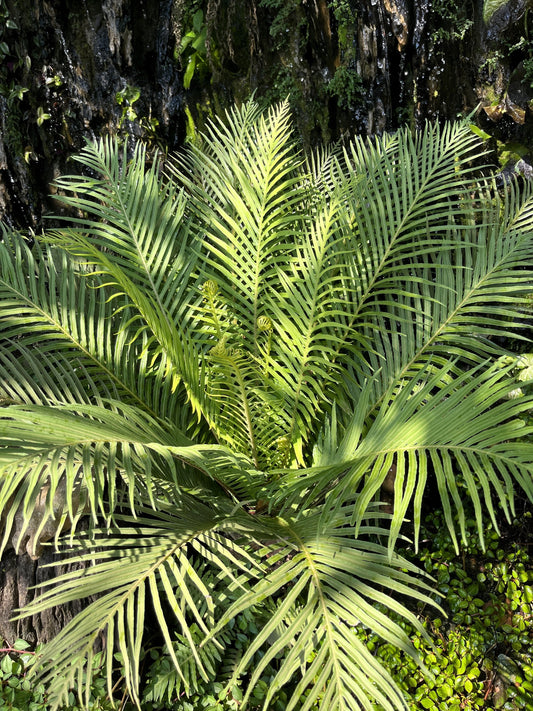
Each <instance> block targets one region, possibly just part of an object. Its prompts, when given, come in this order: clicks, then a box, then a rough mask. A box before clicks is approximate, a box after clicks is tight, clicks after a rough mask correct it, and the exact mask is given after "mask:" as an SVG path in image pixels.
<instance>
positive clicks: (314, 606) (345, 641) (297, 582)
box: [209, 506, 430, 711]
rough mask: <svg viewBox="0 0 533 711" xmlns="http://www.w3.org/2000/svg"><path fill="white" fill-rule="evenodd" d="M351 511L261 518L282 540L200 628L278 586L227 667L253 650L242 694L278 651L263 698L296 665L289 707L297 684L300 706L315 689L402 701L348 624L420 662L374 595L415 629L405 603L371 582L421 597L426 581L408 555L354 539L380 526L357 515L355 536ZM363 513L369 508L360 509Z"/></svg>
mask: <svg viewBox="0 0 533 711" xmlns="http://www.w3.org/2000/svg"><path fill="white" fill-rule="evenodd" d="M350 515H351V507H350V506H347V507H345V508H342V509H341V510H340V511H339V512H338V513H337V515H336V517H335V518H334V519H333V521H331V522H330V523H329V524H328V525H327V526H324V525H323V521H322V518H321V515H320V512H316V513H311V514H309V515H306V516H304V517H302V518H301V519H299V520H297V521H288V520H278V521H277V522H275V524H274V525H273V524H270V529H271V531H272V535H277V537H278V540H279V544H278V545H280V544H281V543H282V542H283V541H285V544H284V545H283V548H281V550H279V549H278V550H277V554H276V555H275V556H272V557H269V558H268V562H269V564H270V569H269V570H268V573H267V575H266V576H265V577H264V578H263V579H262V580H260V581H259V582H257V583H256V584H255V585H254V586H253V588H252V589H251V590H250V591H249V592H247V593H244V594H242V595H241V596H240V597H239V598H238V599H237V601H236V602H235V603H234V604H233V605H232V606H231V607H230V608H229V609H228V610H227V611H226V613H225V614H224V616H223V618H222V619H221V620H220V621H219V623H218V625H217V627H216V628H215V629H214V630H213V632H212V633H211V635H210V636H209V638H211V637H212V636H215V635H216V634H217V632H218V631H219V630H221V629H222V628H223V626H224V625H225V624H226V623H227V622H228V620H229V619H231V617H233V616H234V615H236V614H238V613H239V612H240V611H242V610H244V609H246V608H247V607H250V606H251V605H253V604H256V603H258V602H259V601H260V600H262V599H263V598H264V597H265V596H272V595H275V593H276V591H278V590H279V589H281V588H286V590H287V591H286V593H285V595H284V596H283V601H280V602H279V603H278V608H277V610H276V615H274V616H273V617H272V618H271V620H270V621H269V622H267V623H266V624H265V626H264V627H263V629H262V630H261V632H260V633H259V634H258V635H257V636H256V637H255V638H254V640H253V641H252V642H251V644H250V646H249V648H248V649H247V650H246V652H245V654H244V655H243V657H242V659H241V660H240V662H239V664H238V667H237V669H236V670H235V674H234V678H237V677H238V676H239V675H240V674H243V673H244V672H245V670H246V669H247V666H248V665H249V664H250V662H251V660H252V659H253V658H254V655H255V654H256V653H258V652H259V651H260V652H261V654H262V656H261V661H260V662H259V663H258V665H257V666H256V668H255V669H254V672H253V674H252V677H251V681H250V685H249V687H248V691H247V695H246V698H248V697H249V696H250V694H251V692H252V690H253V687H254V685H255V683H256V682H257V681H258V680H259V678H260V677H261V674H262V672H263V670H264V669H265V667H267V666H268V664H270V663H271V662H272V660H273V659H275V658H277V657H278V656H279V654H280V652H281V651H283V650H285V651H286V654H284V655H283V656H282V657H281V659H280V660H279V661H278V664H279V670H278V672H277V674H276V676H275V678H274V679H273V681H272V682H271V684H270V687H269V692H268V695H267V698H266V700H265V705H264V708H267V707H268V703H269V701H270V699H272V697H273V696H274V694H275V693H276V691H277V690H278V689H279V688H281V687H282V686H285V685H286V684H288V683H289V682H290V680H291V679H292V677H293V675H294V674H295V673H296V672H297V673H298V674H299V676H300V677H301V680H300V681H299V682H298V683H297V684H296V686H295V687H294V689H293V692H292V696H291V698H290V700H289V702H288V706H287V709H293V708H295V706H296V705H297V704H298V703H299V702H300V700H301V699H302V696H303V694H304V692H305V699H306V702H305V704H304V707H309V708H311V707H312V705H313V704H314V703H315V701H316V700H318V699H319V698H321V699H322V700H321V704H324V703H326V708H328V709H331V710H332V711H337V710H338V709H346V710H347V711H348V710H351V709H353V710H355V709H360V708H368V709H370V708H373V706H372V703H374V702H375V701H378V702H379V703H381V704H382V706H383V708H385V709H388V710H390V711H393V709H394V710H395V711H397V709H400V708H406V706H405V702H404V700H403V697H402V695H401V693H400V692H399V691H398V690H397V688H396V686H395V684H394V682H393V681H392V679H391V678H390V677H389V676H388V675H387V673H386V672H385V670H384V669H383V668H382V667H381V665H380V664H379V663H377V662H376V660H375V659H374V658H373V656H372V654H371V653H370V652H369V651H368V650H367V649H366V647H365V646H364V644H362V643H361V642H360V641H359V640H358V639H357V636H356V634H355V633H354V628H357V627H359V626H360V625H363V626H364V627H365V628H368V629H371V630H374V631H376V632H377V633H378V634H380V635H382V636H383V638H384V639H387V640H388V641H390V642H391V643H393V644H395V645H396V646H399V647H400V648H401V649H403V650H404V651H405V652H406V653H407V654H409V655H410V656H412V657H413V658H414V659H416V660H417V661H418V663H421V661H420V659H418V657H417V654H416V651H415V650H414V648H413V647H412V646H411V643H410V642H409V639H408V637H407V635H406V634H405V632H403V630H402V629H401V627H400V626H399V625H398V624H396V623H394V622H392V621H391V620H390V618H389V617H388V616H387V614H386V613H385V612H382V611H380V610H378V609H377V608H376V606H375V605H374V602H375V601H376V600H377V601H379V603H380V604H382V605H383V606H384V607H388V608H389V609H392V610H394V611H395V612H396V613H398V614H399V615H401V616H403V617H405V618H406V619H408V620H409V621H410V623H411V624H413V625H414V626H415V627H416V628H417V629H419V630H420V631H421V632H422V633H423V634H424V632H423V630H422V627H421V625H420V622H419V621H418V620H417V619H416V617H415V616H414V615H413V614H412V613H411V612H409V610H408V609H407V608H406V607H404V606H403V605H402V604H400V603H398V602H397V601H395V600H394V599H393V598H392V597H391V596H390V595H388V594H386V593H385V592H382V593H381V592H377V588H378V587H380V586H383V587H384V588H386V589H388V588H390V587H394V589H395V590H396V591H398V592H401V594H403V595H407V596H410V597H414V598H415V599H418V600H423V601H424V602H430V598H429V597H428V592H429V591H430V589H429V588H428V586H427V585H426V584H425V583H424V582H423V581H421V580H419V579H418V578H417V577H416V575H417V574H420V571H418V570H417V569H416V568H415V567H414V566H413V565H412V564H410V563H408V562H407V561H405V560H403V559H400V558H395V559H393V560H390V559H389V558H388V556H387V550H386V548H384V547H382V546H380V545H379V544H376V543H371V542H370V541H368V540H363V537H364V535H365V534H375V533H379V532H380V529H378V528H376V527H374V526H372V525H365V526H363V529H364V530H363V531H362V534H363V535H362V537H361V538H360V539H359V540H357V539H355V538H354V535H353V529H352V528H351V526H350V525H349V521H350ZM364 518H365V519H366V518H369V516H368V514H367V515H365V516H364ZM370 518H371V516H370ZM381 532H382V533H385V531H381ZM289 583H290V586H289V587H288V588H287V585H288V584H289ZM230 683H231V682H230ZM246 698H245V700H246ZM326 699H327V701H326Z"/></svg>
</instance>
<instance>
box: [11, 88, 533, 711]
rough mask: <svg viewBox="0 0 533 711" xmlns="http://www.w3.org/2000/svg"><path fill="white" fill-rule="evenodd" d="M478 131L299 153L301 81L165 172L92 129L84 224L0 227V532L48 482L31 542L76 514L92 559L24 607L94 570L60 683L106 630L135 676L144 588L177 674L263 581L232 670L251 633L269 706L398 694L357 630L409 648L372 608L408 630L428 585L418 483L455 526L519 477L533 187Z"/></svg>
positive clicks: (84, 158)
mask: <svg viewBox="0 0 533 711" xmlns="http://www.w3.org/2000/svg"><path fill="white" fill-rule="evenodd" d="M476 155H479V146H478V144H477V142H476V138H475V136H473V134H471V133H470V132H469V130H468V128H467V127H465V126H463V125H449V126H446V127H445V128H443V129H439V128H437V127H435V126H428V127H427V128H426V129H425V130H424V131H423V132H421V133H420V134H417V135H416V136H414V137H413V136H412V135H411V134H410V133H409V132H408V131H401V132H399V133H398V134H396V135H395V136H387V137H385V138H383V139H380V140H376V141H373V142H365V141H363V140H356V141H355V142H353V143H352V144H351V145H350V146H349V147H348V148H347V149H346V150H345V151H344V153H343V154H342V155H341V154H339V155H335V154H334V153H332V152H327V151H322V152H318V153H317V154H316V155H314V156H312V157H311V158H309V159H307V160H304V159H303V158H302V156H301V155H300V153H299V152H298V150H297V149H296V147H295V145H294V144H293V142H292V141H291V134H290V118H289V115H288V109H287V105H286V104H282V105H280V106H278V107H276V108H274V109H272V110H270V111H269V112H268V113H261V112H260V111H259V109H258V108H257V106H256V105H255V104H254V103H253V102H250V103H247V104H246V105H245V106H244V107H243V108H242V109H239V110H237V109H236V110H234V111H232V112H231V113H229V114H228V116H227V117H226V121H225V122H223V121H218V122H214V123H213V124H212V126H211V128H210V131H209V133H208V135H206V136H205V137H204V138H203V142H202V144H201V145H191V146H190V147H189V148H188V150H187V152H186V153H185V154H184V155H182V156H181V157H179V158H178V159H176V160H175V161H174V162H173V163H172V164H170V165H167V167H166V168H167V170H166V173H161V169H160V166H159V164H157V163H153V164H152V165H151V166H148V163H147V158H146V155H145V152H144V150H143V148H142V147H140V146H138V147H137V149H136V150H135V153H134V155H133V158H132V159H131V160H130V161H128V160H127V155H126V152H125V151H123V150H121V149H119V148H118V147H117V146H116V145H115V144H114V143H112V142H110V141H101V142H100V143H98V144H94V145H89V146H88V147H87V148H86V149H85V150H84V151H83V152H82V153H81V155H80V156H79V157H78V161H79V162H80V163H81V164H82V165H83V166H84V168H85V169H86V175H85V176H81V177H79V176H78V177H67V178H63V179H61V180H59V181H58V187H59V188H60V194H61V195H62V197H61V198H60V199H61V200H62V201H63V202H64V203H65V204H66V205H67V206H71V207H72V208H74V210H75V213H74V214H76V215H78V216H77V217H71V218H69V219H70V224H71V225H74V226H71V227H69V228H68V229H65V230H63V231H57V232H53V233H50V234H47V235H46V236H45V238H43V239H42V240H37V241H36V242H35V244H33V246H31V247H30V246H29V245H28V244H27V242H26V241H25V239H24V238H23V237H21V236H19V235H18V234H12V233H6V234H4V237H3V242H2V243H1V244H0V264H1V278H0V292H1V332H0V347H1V360H0V373H1V387H2V393H1V394H2V398H3V408H2V410H1V419H0V436H1V443H2V449H1V450H0V451H1V464H2V469H3V478H2V484H1V490H0V508H1V510H2V511H3V520H4V529H5V532H4V541H3V544H4V545H5V544H6V543H7V541H8V540H9V538H10V537H12V536H13V531H14V529H15V523H14V521H15V519H16V517H17V515H19V514H20V513H21V512H22V514H23V518H24V521H25V526H24V525H23V526H22V528H21V527H20V526H18V528H17V529H16V531H17V534H16V536H15V538H16V539H17V540H15V544H16V545H22V543H25V541H26V539H27V538H28V537H29V536H28V531H29V530H30V529H31V528H32V526H33V528H35V516H33V517H32V513H33V512H34V510H35V509H36V502H37V501H38V500H39V496H40V495H41V492H42V491H43V488H44V489H45V490H46V491H47V499H46V515H45V516H44V517H42V512H41V518H40V519H39V520H40V522H41V523H40V527H39V526H37V530H32V531H31V536H30V541H29V543H28V547H29V548H30V552H33V553H35V552H36V551H37V550H38V546H39V541H40V532H41V533H42V531H43V530H44V526H45V524H46V520H47V518H48V520H50V519H52V520H53V523H54V527H55V528H56V529H57V532H58V536H59V533H60V531H61V529H62V527H63V524H64V522H65V521H67V520H68V521H69V522H70V526H71V531H70V534H69V537H68V538H67V540H66V541H65V543H64V545H65V546H71V547H72V546H73V552H74V556H75V559H79V560H81V561H85V562H86V563H92V565H88V567H86V568H85V569H84V570H83V571H80V570H77V571H74V572H71V573H69V574H67V575H64V576H63V577H62V578H60V579H58V580H56V581H55V583H56V585H55V586H54V587H52V588H50V589H45V590H44V591H43V592H42V594H41V595H40V597H39V598H38V599H37V600H36V601H35V602H34V603H33V604H32V605H31V606H30V608H29V609H27V610H26V612H25V614H33V613H36V612H39V611H42V610H43V609H45V608H47V607H50V606H52V605H56V604H60V603H66V602H68V601H70V600H73V599H78V598H84V597H89V596H92V595H95V594H99V596H98V597H97V599H96V601H95V602H92V603H91V604H89V605H88V606H87V608H86V609H85V611H84V612H83V613H81V614H80V615H78V617H76V618H75V619H74V620H73V621H72V623H70V624H69V625H68V626H67V627H66V628H65V629H64V631H63V632H62V633H61V634H59V635H58V637H57V638H56V639H55V640H53V641H52V642H51V643H49V645H48V646H47V647H46V648H45V651H44V653H43V657H42V659H41V662H40V669H41V674H42V676H43V678H44V679H45V680H47V681H48V682H49V684H50V689H51V693H52V704H53V706H54V708H55V707H57V706H59V705H61V703H62V701H63V700H64V699H65V695H66V694H67V692H68V689H69V688H71V687H72V686H73V685H76V684H78V685H79V688H80V689H81V690H82V691H83V689H87V690H88V688H89V680H90V679H89V677H90V674H85V672H84V668H85V665H86V664H87V661H89V662H90V660H91V658H92V655H93V650H94V643H95V640H96V638H97V637H98V635H100V634H101V633H102V632H105V633H106V636H107V647H106V658H107V675H108V680H109V686H110V688H111V687H112V684H113V680H112V673H113V652H114V651H120V652H121V653H122V657H123V660H124V667H125V675H126V682H127V685H128V689H129V691H130V694H131V696H132V698H133V699H134V700H138V698H139V697H138V692H139V658H140V654H141V649H142V644H143V633H144V626H145V613H146V609H147V604H148V602H147V601H148V600H150V605H151V606H152V608H153V614H154V615H155V617H156V618H157V620H158V622H159V626H160V630H161V634H162V636H163V638H164V640H165V641H166V644H167V646H168V649H169V653H170V654H171V656H172V657H173V659H174V663H175V665H176V667H177V670H178V673H179V674H180V675H181V676H182V682H183V684H184V685H185V688H187V686H188V685H189V686H194V683H195V680H196V679H197V678H199V677H204V678H207V677H208V675H209V674H210V673H211V670H212V663H213V658H214V656H216V655H217V654H220V651H217V649H220V648H221V646H222V644H223V642H222V641H221V640H222V639H223V637H222V636H221V633H222V632H223V630H224V626H225V625H226V624H227V623H228V622H229V621H230V620H231V619H232V618H233V617H234V616H235V615H237V614H238V613H239V612H242V611H243V610H246V609H247V608H250V607H252V606H254V605H258V604H260V603H261V602H263V601H264V600H266V599H268V598H270V599H271V600H272V601H273V602H272V604H273V605H274V608H273V609H274V613H273V614H272V616H271V618H270V620H269V621H268V623H266V624H265V626H264V628H263V629H262V631H261V632H260V633H259V634H258V635H257V637H256V638H255V639H254V640H252V641H251V643H250V646H249V648H248V650H247V652H246V653H245V654H244V655H243V657H242V658H241V660H240V662H239V664H238V665H237V668H236V669H235V678H237V677H239V676H241V675H243V674H244V673H245V672H246V670H247V669H248V668H249V667H250V664H251V662H252V660H253V659H254V657H255V662H254V663H255V667H253V671H252V672H251V676H250V677H249V683H248V693H250V692H251V690H252V689H253V686H254V684H255V682H256V681H257V680H258V679H259V678H260V676H261V673H262V672H263V670H264V669H265V668H266V667H267V666H268V665H272V666H273V668H274V669H275V670H276V671H275V674H274V676H273V679H272V683H271V685H270V688H269V692H268V695H267V697H266V702H265V707H267V706H268V703H269V701H270V700H271V699H272V698H273V697H274V695H275V693H276V691H277V690H278V689H279V688H280V687H281V686H283V685H286V684H287V683H288V682H289V680H291V679H292V680H293V682H292V684H293V685H292V687H291V688H292V696H291V697H290V701H289V703H288V706H287V709H288V711H290V709H295V708H298V709H310V708H312V707H313V705H314V704H316V703H317V702H318V701H319V703H320V708H323V709H327V710H328V711H341V709H346V710H350V711H351V710H354V709H360V708H364V709H370V708H374V705H375V704H378V705H380V706H381V707H382V708H383V709H389V710H394V711H396V710H397V709H400V708H405V700H404V699H403V697H402V694H401V692H400V691H399V690H398V688H397V687H396V686H395V684H394V682H393V680H392V679H391V678H390V677H389V675H388V674H387V673H386V671H385V670H384V669H383V668H382V667H381V665H380V664H379V663H378V662H377V661H376V659H375V658H374V657H373V656H372V654H371V653H370V652H369V651H368V650H367V649H366V648H365V646H364V645H363V644H362V643H361V641H360V639H359V637H358V636H357V634H356V628H357V627H358V626H360V625H363V626H366V627H368V628H370V629H372V630H375V631H377V632H378V633H379V634H380V635H382V636H383V637H384V638H386V639H387V640H389V641H390V642H391V643H393V644H395V645H397V646H398V647H400V648H402V649H403V650H404V651H405V652H406V653H407V654H410V655H411V656H413V657H415V658H416V652H415V650H414V648H413V647H412V645H411V644H410V642H409V639H408V638H407V636H406V634H405V633H404V632H403V630H402V628H401V626H400V625H399V624H397V623H396V622H394V621H392V620H391V619H390V617H389V616H388V615H387V614H386V613H385V612H384V610H386V609H388V610H392V611H394V612H395V613H397V614H398V615H400V616H403V617H404V618H407V619H408V620H409V621H410V622H411V623H412V624H413V625H414V626H415V627H417V628H418V629H422V627H421V624H420V623H419V621H418V620H417V618H416V616H415V614H414V613H413V612H411V611H410V609H409V607H408V606H407V605H406V604H405V600H406V599H407V598H409V597H410V598H414V599H415V600H418V601H423V602H430V600H431V598H430V588H429V587H428V585H427V583H426V581H425V580H424V577H423V575H422V573H421V572H420V571H419V570H417V569H416V568H415V567H414V566H413V565H412V564H410V563H409V562H408V561H406V560H404V559H402V558H400V557H399V556H398V554H397V553H396V552H395V548H396V542H397V540H398V537H399V536H400V529H401V527H402V524H403V523H404V519H405V517H406V516H410V517H411V518H412V520H413V522H414V525H413V529H412V531H413V535H414V539H415V543H416V541H417V538H418V532H419V527H420V519H421V510H422V499H423V495H424V490H425V488H426V482H427V481H430V480H431V481H435V482H436V485H437V487H438V491H439V493H440V497H441V501H442V506H443V509H444V512H445V515H446V520H447V522H448V526H449V529H450V534H451V535H452V536H453V537H454V539H455V540H456V542H457V533H456V530H455V528H454V519H455V518H456V516H455V515H454V510H455V513H456V514H458V520H459V529H460V531H459V533H461V532H464V531H463V524H462V520H463V518H462V517H463V503H462V499H463V498H464V497H466V496H468V497H470V498H471V499H472V501H473V504H474V507H475V511H476V516H477V520H478V523H479V530H480V535H482V523H483V520H484V518H485V517H486V516H487V515H488V516H490V518H491V519H492V521H493V523H494V525H496V511H495V504H496V506H500V507H502V508H503V510H504V511H505V512H506V513H507V514H508V515H509V513H510V512H511V511H512V508H513V492H514V490H515V487H516V486H517V485H518V487H520V488H521V489H523V490H524V491H525V492H526V494H527V496H528V497H529V498H530V499H533V479H532V471H533V446H532V445H531V444H529V443H528V442H527V438H526V435H529V434H530V431H531V428H529V427H528V426H526V424H525V417H524V413H525V412H526V411H527V410H528V409H530V408H531V407H532V405H533V403H532V402H531V398H530V397H527V396H525V397H522V398H519V399H516V398H512V397H509V394H510V392H511V391H512V390H513V388H514V387H515V385H514V383H513V381H512V378H510V377H509V368H508V367H507V368H503V367H501V363H499V362H497V359H498V357H499V356H500V355H501V354H502V351H501V349H500V348H499V347H498V345H497V343H498V342H500V341H498V338H497V337H501V336H505V337H509V336H510V335H511V334H512V333H513V332H514V331H515V326H516V317H517V315H518V314H519V313H520V309H521V307H522V304H523V302H524V298H525V296H526V295H528V294H529V293H530V291H531V288H532V285H531V272H530V269H531V266H532V261H533V199H532V195H531V190H530V189H526V190H524V191H523V192H522V193H521V194H519V193H518V192H517V191H516V190H515V189H514V188H513V186H509V187H508V189H507V190H506V192H505V195H504V196H503V197H501V196H499V195H498V193H497V191H495V190H494V189H493V188H492V186H491V184H490V183H488V182H486V183H480V182H478V183H475V182H474V180H473V175H474V173H473V169H472V168H471V167H470V166H471V163H470V162H469V161H470V160H471V159H472V158H473V157H475V156H476ZM500 340H501V339H500ZM391 472H395V475H394V501H393V513H392V514H391V515H390V516H388V515H387V514H386V513H383V512H382V511H381V510H380V509H379V506H378V505H377V503H376V502H377V501H378V500H379V498H380V488H381V486H382V484H383V482H384V480H385V479H386V477H387V476H388V475H389V478H390V473H391ZM41 498H42V497H41ZM87 514H89V515H90V516H91V520H92V526H91V528H90V530H89V531H87V532H83V531H77V532H76V528H77V523H78V521H79V519H80V517H82V516H84V515H87ZM389 519H390V520H389ZM25 528H26V529H27V530H25ZM41 538H42V535H41ZM71 547H70V548H69V549H68V550H69V552H70V555H71V556H72V555H73V553H72V548H71ZM206 568H209V569H210V570H211V571H212V572H211V574H210V575H209V576H207V577H205V575H203V573H202V572H201V571H203V570H204V569H206ZM393 591H396V593H400V595H401V599H402V600H403V601H404V602H400V601H399V599H398V597H397V596H395V594H394V592H393ZM230 593H231V594H230ZM376 603H379V604H376ZM193 627H194V629H195V630H199V631H200V633H201V639H200V640H199V639H198V634H197V632H195V634H194V635H193V633H192V629H193ZM176 634H179V638H180V640H181V644H180V651H179V653H178V652H176V651H175V649H176V647H175V644H174V642H175V639H176ZM184 650H185V651H184ZM259 651H261V652H262V656H260V657H258V656H257V652H259ZM258 659H259V661H258ZM87 668H88V669H90V668H91V665H90V664H88V666H87ZM191 670H194V671H191ZM295 679H296V681H294V680H295Z"/></svg>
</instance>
